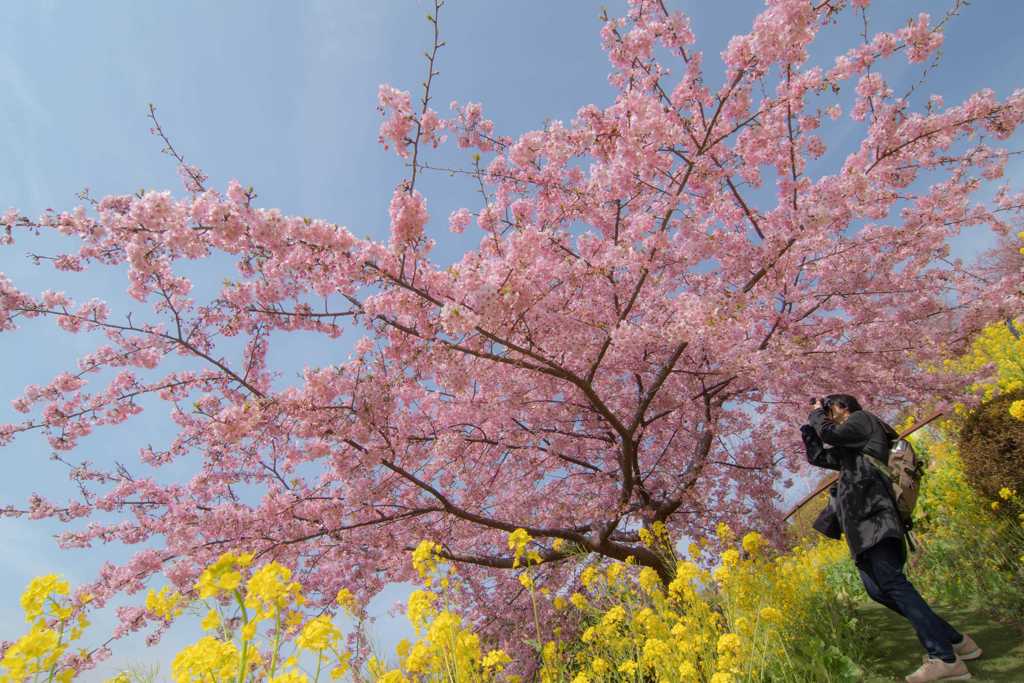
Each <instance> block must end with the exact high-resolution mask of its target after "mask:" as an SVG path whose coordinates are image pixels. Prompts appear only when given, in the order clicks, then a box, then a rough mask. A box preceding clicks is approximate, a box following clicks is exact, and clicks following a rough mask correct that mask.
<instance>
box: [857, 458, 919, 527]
mask: <svg viewBox="0 0 1024 683" xmlns="http://www.w3.org/2000/svg"><path fill="white" fill-rule="evenodd" d="M865 456H866V457H867V458H868V460H869V461H870V462H871V463H872V464H873V465H874V466H875V467H877V468H878V469H879V470H881V471H882V473H883V474H885V475H886V476H887V477H888V479H889V481H890V482H892V497H893V501H894V502H895V503H896V509H897V510H898V511H899V514H900V519H901V520H902V521H903V525H904V526H905V527H906V528H907V530H908V531H909V530H910V529H911V528H912V527H913V521H914V520H913V515H914V507H915V506H916V505H917V496H918V494H919V493H920V492H921V477H922V476H923V475H924V463H923V462H922V461H921V459H920V458H918V457H917V453H916V452H915V451H914V447H913V446H912V445H910V442H909V441H907V440H906V439H896V440H895V441H893V445H892V450H891V451H889V465H888V466H886V465H885V463H883V462H882V461H881V460H879V459H877V458H874V457H872V456H870V455H867V454H865Z"/></svg>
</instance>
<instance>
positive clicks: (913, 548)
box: [860, 451, 917, 553]
mask: <svg viewBox="0 0 1024 683" xmlns="http://www.w3.org/2000/svg"><path fill="white" fill-rule="evenodd" d="M860 454H861V456H862V457H863V458H864V459H865V460H866V461H867V462H868V463H870V464H871V465H872V466H873V467H874V468H875V469H877V470H878V471H879V472H881V473H882V474H883V475H884V476H885V480H886V481H887V482H889V486H887V487H885V490H886V491H888V492H889V500H890V501H892V507H893V510H895V511H896V519H898V520H899V523H900V526H901V527H903V535H904V536H905V537H906V539H907V545H908V546H909V548H910V552H912V553H916V552H917V543H916V542H915V541H914V537H913V534H911V533H910V526H909V525H908V524H904V523H903V519H902V518H901V517H900V506H899V504H898V503H897V502H896V496H895V494H894V493H893V491H892V483H893V481H895V479H896V477H895V475H893V473H892V470H891V469H890V468H889V466H888V465H886V464H885V463H884V462H882V461H881V460H879V459H878V458H876V457H875V456H873V455H871V454H870V453H868V452H867V451H861V453H860Z"/></svg>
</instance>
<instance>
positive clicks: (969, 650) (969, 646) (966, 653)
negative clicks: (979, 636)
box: [953, 633, 981, 661]
mask: <svg viewBox="0 0 1024 683" xmlns="http://www.w3.org/2000/svg"><path fill="white" fill-rule="evenodd" d="M953 650H954V651H955V652H956V656H957V657H959V658H960V659H963V660H965V661H966V660H969V659H977V658H978V657H980V656H981V648H980V647H978V644H977V643H976V642H974V639H973V638H971V637H970V636H969V635H967V634H966V633H965V634H964V639H963V641H961V642H960V644H959V645H953Z"/></svg>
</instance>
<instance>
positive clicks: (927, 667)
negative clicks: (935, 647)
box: [906, 639, 971, 683]
mask: <svg viewBox="0 0 1024 683" xmlns="http://www.w3.org/2000/svg"><path fill="white" fill-rule="evenodd" d="M965 640H966V639H965ZM970 677H971V672H970V671H968V670H967V665H966V664H964V663H963V660H961V659H960V658H959V657H957V658H956V661H955V662H953V663H952V664H947V663H946V662H944V661H942V660H941V659H932V658H931V657H927V656H926V657H925V658H924V664H922V665H921V668H919V669H918V670H917V671H915V672H914V673H912V674H910V675H909V676H907V679H906V680H907V683H928V681H966V680H968V679H969V678H970Z"/></svg>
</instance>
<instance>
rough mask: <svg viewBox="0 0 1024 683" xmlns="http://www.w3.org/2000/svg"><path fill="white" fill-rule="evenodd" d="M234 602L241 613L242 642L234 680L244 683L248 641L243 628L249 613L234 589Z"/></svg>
mask: <svg viewBox="0 0 1024 683" xmlns="http://www.w3.org/2000/svg"><path fill="white" fill-rule="evenodd" d="M234 595H235V602H237V603H238V608H239V609H240V610H241V611H242V632H241V633H240V635H241V638H239V640H241V641H242V656H241V657H240V658H239V659H238V676H237V677H236V678H235V680H236V681H237V683H245V665H246V664H247V662H246V660H247V659H248V658H249V641H247V640H246V639H245V627H246V626H248V625H249V613H248V612H247V611H246V610H245V601H244V600H242V594H241V593H240V592H239V591H238V589H237V588H236V589H235V590H234Z"/></svg>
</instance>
